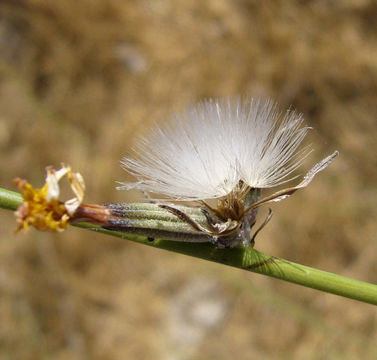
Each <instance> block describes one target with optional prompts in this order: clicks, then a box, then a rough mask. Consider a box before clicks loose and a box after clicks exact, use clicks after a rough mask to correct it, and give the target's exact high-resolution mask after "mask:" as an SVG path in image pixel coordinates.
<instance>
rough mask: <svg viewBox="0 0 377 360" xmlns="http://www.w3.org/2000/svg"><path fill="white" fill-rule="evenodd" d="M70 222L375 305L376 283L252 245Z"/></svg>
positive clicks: (145, 212)
mask: <svg viewBox="0 0 377 360" xmlns="http://www.w3.org/2000/svg"><path fill="white" fill-rule="evenodd" d="M21 203H22V197H21V195H20V194H19V193H16V192H13V191H9V190H6V189H1V188H0V208H3V209H8V210H16V209H17V207H18V206H19V205H20V204H21ZM128 207H129V212H130V214H129V216H130V217H131V218H132V219H133V221H135V222H136V223H137V222H138V220H140V221H141V222H144V223H145V224H148V221H149V224H153V226H155V225H156V223H158V224H159V229H158V230H159V231H160V233H159V234H161V235H162V236H163V235H164V233H168V232H169V230H171V228H172V227H174V226H175V228H177V229H179V228H181V229H184V228H186V230H187V226H186V224H183V223H182V222H180V220H179V219H177V218H176V217H174V216H170V215H169V213H168V212H166V211H164V210H163V209H160V208H158V206H156V205H155V204H140V203H138V204H129V205H128ZM185 209H186V208H185ZM188 211H191V214H190V215H191V216H193V217H197V218H198V221H200V219H201V215H200V213H199V212H198V211H197V209H195V208H191V209H189V210H188ZM72 225H73V226H77V227H80V228H84V229H87V230H91V231H96V232H99V233H103V234H106V235H112V236H116V237H119V238H122V239H127V240H131V241H134V242H138V243H140V244H144V245H148V246H152V247H155V248H159V249H164V250H169V251H173V252H176V253H180V254H184V255H189V256H193V257H197V258H201V259H204V260H208V261H213V262H217V263H221V264H225V265H229V266H233V267H236V268H239V269H243V270H247V271H251V272H255V273H259V274H263V275H267V276H271V277H274V278H277V279H281V280H285V281H289V282H292V283H295V284H299V285H303V286H306V287H310V288H313V289H317V290H322V291H326V292H329V293H332V294H336V295H340V296H344V297H347V298H350V299H355V300H359V301H363V302H366V303H370V304H374V305H377V285H374V284H370V283H367V282H363V281H359V280H354V279H351V278H347V277H343V276H340V275H336V274H332V273H329V272H325V271H322V270H318V269H315V268H311V267H308V266H305V265H301V264H296V263H293V262H291V261H288V260H284V259H280V258H277V257H273V256H270V255H266V254H263V253H261V252H259V251H257V250H255V249H252V248H234V249H219V248H216V247H214V246H213V245H211V244H209V243H186V242H179V241H168V240H159V239H156V240H154V241H150V240H148V236H149V234H148V232H146V231H145V230H144V233H143V235H144V236H138V235H135V234H138V233H139V234H141V233H142V230H141V229H139V230H138V231H136V230H135V231H132V232H133V234H126V233H122V232H118V231H111V230H106V229H103V228H101V227H100V226H95V225H93V224H88V223H77V224H72ZM165 226H166V227H165ZM155 233H156V231H155V232H154V234H155ZM184 236H190V234H189V233H185V234H184ZM183 240H184V239H183Z"/></svg>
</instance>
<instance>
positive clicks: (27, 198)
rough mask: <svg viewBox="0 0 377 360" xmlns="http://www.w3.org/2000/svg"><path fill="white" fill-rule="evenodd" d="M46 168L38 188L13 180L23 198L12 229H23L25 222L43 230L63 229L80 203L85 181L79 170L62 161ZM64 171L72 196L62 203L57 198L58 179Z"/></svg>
mask: <svg viewBox="0 0 377 360" xmlns="http://www.w3.org/2000/svg"><path fill="white" fill-rule="evenodd" d="M46 171H47V176H46V182H45V184H44V186H43V187H42V188H41V189H34V188H33V186H32V185H31V184H29V183H28V182H27V181H26V180H23V179H20V178H17V179H15V180H14V182H15V183H16V184H17V186H18V188H19V189H20V191H21V192H22V197H23V198H24V202H23V203H22V204H21V205H20V206H19V207H18V209H17V211H16V212H15V215H16V221H17V224H18V227H17V229H16V232H18V231H19V230H21V229H25V231H27V230H28V228H29V226H34V227H35V228H37V229H38V230H43V231H46V230H51V231H57V232H60V231H63V230H64V229H65V228H66V227H67V226H68V224H69V220H70V218H71V217H72V216H73V214H74V213H75V211H76V210H77V208H78V207H79V206H80V204H81V203H82V200H83V197H84V192H85V184H84V179H83V178H82V176H81V175H80V174H79V173H73V172H72V171H71V168H70V166H64V165H62V168H61V169H60V170H57V171H56V170H55V169H54V168H53V167H51V166H48V167H47V168H46ZM66 175H67V177H68V181H69V183H70V186H71V189H72V191H73V193H74V194H75V197H74V198H72V199H70V200H67V201H65V202H64V203H63V202H61V201H59V194H60V188H59V181H60V180H61V179H62V178H63V177H64V176H66Z"/></svg>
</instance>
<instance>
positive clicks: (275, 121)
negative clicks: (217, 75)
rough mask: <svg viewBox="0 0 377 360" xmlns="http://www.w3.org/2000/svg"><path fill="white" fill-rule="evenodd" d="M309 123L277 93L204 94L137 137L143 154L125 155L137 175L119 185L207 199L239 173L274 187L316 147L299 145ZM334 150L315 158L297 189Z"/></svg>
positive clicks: (227, 189)
mask: <svg viewBox="0 0 377 360" xmlns="http://www.w3.org/2000/svg"><path fill="white" fill-rule="evenodd" d="M308 129H309V128H308V127H305V126H303V117H302V115H301V114H297V113H296V112H294V111H291V110H288V111H287V112H285V113H281V112H280V111H279V109H278V107H277V105H276V104H275V103H274V102H272V101H261V100H256V99H251V98H245V99H241V98H236V99H225V100H206V101H203V102H201V103H199V104H198V105H196V106H193V107H191V108H189V109H188V110H187V111H186V112H184V113H183V114H182V115H181V116H179V117H178V116H175V117H174V119H172V122H171V123H168V124H164V125H162V126H160V127H158V126H157V127H155V128H154V129H153V130H152V132H151V133H150V134H149V136H148V137H145V138H142V139H141V140H140V142H139V143H137V145H136V147H135V149H134V150H135V152H136V153H137V157H136V158H130V157H125V158H123V160H122V166H123V168H124V170H126V171H127V172H128V173H130V174H132V175H133V176H135V178H136V179H137V182H133V183H128V182H126V183H121V184H122V186H119V187H118V189H139V190H141V191H145V192H148V193H154V194H161V195H166V196H168V197H170V198H172V199H174V200H205V199H211V198H221V197H224V196H226V195H228V194H230V193H231V192H232V191H233V190H234V189H235V188H236V187H237V186H238V184H239V183H240V181H242V182H243V183H244V184H246V185H248V186H249V187H250V188H270V187H274V186H277V185H280V184H282V183H284V182H287V181H290V180H292V179H293V178H295V177H292V172H293V171H294V170H296V169H297V167H299V166H300V165H301V163H302V161H303V160H304V159H305V158H306V156H307V155H308V154H309V153H310V151H311V150H310V147H305V148H303V149H301V150H300V149H299V145H300V144H301V142H302V140H303V139H304V137H305V135H306V133H307V131H308ZM336 155H337V152H336V153H334V154H333V155H331V156H330V157H328V158H326V159H324V160H323V161H322V162H321V163H319V164H317V165H316V167H314V168H313V169H312V171H311V172H309V173H308V175H307V176H306V177H305V179H304V181H303V182H302V183H300V184H299V185H298V186H297V187H296V188H295V189H297V188H299V187H304V186H306V185H307V184H308V183H309V182H310V181H311V180H312V178H313V177H314V175H315V174H316V173H317V172H318V171H321V170H322V169H324V168H325V167H327V165H328V164H329V163H330V162H331V161H332V159H333V158H334V157H335V156H336ZM288 196H289V195H288ZM285 197H287V196H284V197H283V196H281V197H280V198H275V199H274V200H272V199H271V200H270V201H277V200H281V199H282V198H285Z"/></svg>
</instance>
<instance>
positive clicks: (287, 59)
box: [0, 0, 377, 360]
mask: <svg viewBox="0 0 377 360" xmlns="http://www.w3.org/2000/svg"><path fill="white" fill-rule="evenodd" d="M376 19H377V5H376V2H374V1H366V0H365V1H364V0H353V1H352V0H349V1H343V2H339V3H337V2H335V1H292V2H288V1H251V0H249V1H248V0H237V1H225V0H212V1H204V2H200V1H190V0H180V1H168V0H155V1H146V0H145V1H120V0H107V1H106V0H79V1H77V0H61V1H47V0H46V1H42V0H23V1H20V0H8V1H5V0H2V1H0V52H1V59H0V159H1V162H0V163H1V165H2V171H1V173H0V176H1V186H3V187H7V188H10V189H14V190H15V186H14V185H13V184H12V179H13V178H15V177H16V176H21V177H24V178H27V179H29V180H30V181H31V182H32V183H33V184H34V185H36V186H40V185H42V182H43V178H44V167H45V166H46V165H54V166H55V167H58V166H59V165H60V162H62V161H64V162H65V163H67V164H70V165H72V167H73V169H74V170H75V171H80V172H81V173H82V174H83V176H84V178H85V180H86V184H87V196H86V199H85V200H86V202H91V203H104V202H109V201H113V202H121V201H135V200H136V199H138V198H139V194H137V193H127V192H118V191H116V190H115V181H116V180H124V179H126V174H125V173H124V172H123V171H122V170H121V169H120V167H119V160H120V158H121V157H122V156H123V155H125V154H128V153H129V151H130V148H131V147H132V143H133V141H134V138H135V137H137V136H138V135H140V134H143V133H145V132H146V131H147V130H148V128H149V127H150V126H151V125H152V123H153V122H155V121H163V120H164V119H165V118H167V117H169V116H170V114H171V113H173V112H175V111H180V110H181V109H182V108H184V107H185V106H187V105H189V104H192V103H195V102H197V101H198V100H200V99H203V98H204V97H219V96H221V97H222V96H231V95H237V94H241V95H243V94H249V95H254V96H263V97H272V98H274V99H276V100H277V101H278V102H279V103H280V106H281V107H282V108H283V109H285V108H287V107H288V106H290V105H292V106H293V107H294V108H296V109H297V110H298V111H300V112H303V113H304V114H305V117H306V121H307V123H308V124H309V125H310V126H313V127H314V130H313V131H312V132H311V133H310V135H309V138H310V139H309V140H310V141H311V142H312V143H313V147H314V148H315V149H316V151H315V153H314V154H313V155H312V156H311V158H310V159H308V160H307V161H306V163H305V166H304V168H303V169H302V172H304V171H305V170H307V169H309V168H310V166H311V165H312V164H313V163H314V162H315V161H317V160H319V159H321V158H323V157H324V156H326V155H328V154H329V153H330V152H332V151H333V150H335V149H338V150H339V151H340V156H339V157H338V158H337V159H336V161H335V162H334V163H333V164H332V165H331V166H330V167H329V168H328V169H327V170H326V171H325V172H324V173H321V174H320V175H319V176H318V177H317V178H316V179H315V181H314V182H313V183H312V184H311V185H310V186H309V187H308V188H307V189H305V190H304V191H300V192H298V193H297V194H295V195H294V196H292V198H290V199H289V200H286V201H284V202H281V203H278V204H276V205H274V206H273V209H274V212H275V215H274V218H273V220H272V221H271V223H270V224H269V225H268V227H267V228H266V229H265V230H264V231H263V232H262V234H261V235H260V236H259V239H257V248H258V249H259V250H261V251H264V252H267V253H270V254H272V255H276V256H280V257H285V258H287V259H290V260H293V261H297V262H300V263H303V264H307V265H309V266H314V267H318V268H321V269H325V270H328V271H331V272H336V273H339V274H343V275H346V276H351V277H354V278H357V279H362V280H366V281H369V282H374V283H376V280H377V276H376V273H377V263H376V256H377V243H376V230H377V226H376V202H377V195H376V190H375V185H376V180H377V170H376V169H377V167H376V165H377V164H376V135H377V125H376V122H377V101H376V99H377V42H376V41H377V32H376ZM264 212H266V209H264ZM0 226H1V234H2V236H1V240H0V359H1V360H2V359H210V358H216V359H231V358H237V359H261V358H266V359H360V358H363V359H375V358H377V349H376V338H377V314H376V309H375V308H374V307H373V306H371V305H367V304H362V303H358V302H356V301H352V300H347V299H343V298H340V297H337V296H333V295H329V294H325V293H321V292H318V291H315V290H311V289H306V288H302V287H298V286H296V285H293V284H286V283H283V282H281V281H278V280H274V279H269V278H266V277H262V276H260V275H256V274H249V273H246V272H242V271H238V270H235V269H232V268H227V267H225V266H220V265H216V264H212V263H207V262H204V261H201V260H197V259H192V258H189V257H185V256H182V255H177V254H173V253H168V252H164V251H160V250H156V249H151V248H148V247H145V246H141V245H138V244H134V243H131V242H127V241H122V240H120V239H116V238H109V237H105V236H101V235H97V234H92V233H90V232H86V231H83V230H80V229H76V228H70V229H69V230H68V231H66V232H65V233H63V234H58V235H56V234H50V233H41V232H37V231H35V230H31V231H30V232H29V233H28V234H27V235H23V234H19V235H17V236H15V235H14V234H13V229H14V228H15V222H14V219H13V215H12V214H11V213H10V212H7V211H4V210H3V211H1V219H0Z"/></svg>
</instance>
